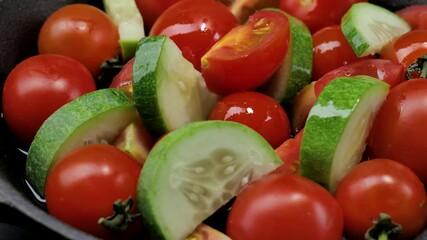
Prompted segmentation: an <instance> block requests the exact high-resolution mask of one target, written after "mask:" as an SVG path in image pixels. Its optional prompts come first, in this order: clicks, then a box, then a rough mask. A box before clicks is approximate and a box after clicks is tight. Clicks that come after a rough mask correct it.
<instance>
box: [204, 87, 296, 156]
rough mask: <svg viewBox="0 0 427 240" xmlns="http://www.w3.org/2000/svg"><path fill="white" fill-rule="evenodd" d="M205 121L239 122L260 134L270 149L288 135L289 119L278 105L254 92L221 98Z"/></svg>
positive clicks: (233, 94) (265, 96)
mask: <svg viewBox="0 0 427 240" xmlns="http://www.w3.org/2000/svg"><path fill="white" fill-rule="evenodd" d="M209 119H210V120H225V121H234V122H239V123H243V124H245V125H247V126H249V127H250V128H252V129H254V130H255V131H257V132H258V133H259V134H261V135H262V136H263V137H264V138H265V139H266V140H267V141H268V142H269V143H270V145H271V146H272V147H273V148H276V147H278V146H279V145H280V144H282V143H283V142H284V141H285V140H286V139H288V138H289V135H290V123H289V119H288V116H287V115H286V112H285V111H284V109H283V108H282V106H280V104H278V103H277V102H276V101H275V100H274V99H273V98H271V97H269V96H267V95H264V94H261V93H258V92H250V91H248V92H237V93H232V94H229V95H227V96H225V97H224V98H222V99H220V100H219V101H218V102H217V103H216V105H215V106H214V107H213V109H212V111H211V113H210V115H209Z"/></svg>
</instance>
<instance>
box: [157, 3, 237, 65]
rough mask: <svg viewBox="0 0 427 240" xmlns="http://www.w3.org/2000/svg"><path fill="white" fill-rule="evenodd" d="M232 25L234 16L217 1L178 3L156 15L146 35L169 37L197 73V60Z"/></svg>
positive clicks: (233, 25)
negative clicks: (158, 15)
mask: <svg viewBox="0 0 427 240" xmlns="http://www.w3.org/2000/svg"><path fill="white" fill-rule="evenodd" d="M236 25H237V19H236V17H234V15H233V14H232V13H231V12H230V11H229V10H228V9H227V7H226V6H224V5H223V4H221V3H219V2H217V1H214V0H203V1H202V0H198V1H194V0H182V1H180V2H179V3H177V4H174V5H173V6H172V7H170V8H168V9H167V10H166V11H165V12H164V13H162V14H161V15H160V17H159V18H158V19H157V21H156V22H155V24H154V25H153V27H152V29H151V30H150V34H149V35H151V36H153V35H166V36H168V37H170V39H172V40H173V41H174V42H175V44H176V45H177V46H178V47H179V49H180V50H181V51H182V55H183V56H184V57H185V59H187V60H188V61H190V62H191V63H192V64H193V66H194V68H195V69H197V70H198V71H200V70H201V66H200V64H201V63H200V58H201V57H202V56H203V55H204V54H205V53H206V52H207V51H208V50H209V49H210V48H211V47H212V46H213V45H214V44H215V43H216V42H217V41H218V40H219V39H220V38H221V37H223V36H224V35H225V34H226V33H227V32H229V31H230V30H231V29H232V28H233V27H235V26H236Z"/></svg>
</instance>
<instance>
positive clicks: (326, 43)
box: [312, 25, 373, 80]
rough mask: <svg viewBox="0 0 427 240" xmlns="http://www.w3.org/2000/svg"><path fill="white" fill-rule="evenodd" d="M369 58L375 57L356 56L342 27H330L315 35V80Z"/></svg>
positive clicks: (313, 76) (313, 73)
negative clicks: (344, 66) (339, 68)
mask: <svg viewBox="0 0 427 240" xmlns="http://www.w3.org/2000/svg"><path fill="white" fill-rule="evenodd" d="M368 58H373V56H367V57H362V58H359V57H357V56H356V54H355V53H354V51H353V49H352V48H351V46H350V44H349V43H348V41H347V39H345V37H344V34H343V33H342V31H341V27H340V25H333V26H328V27H325V28H322V29H320V30H319V31H317V32H316V33H314V34H313V71H312V79H313V80H317V79H319V78H320V77H322V76H323V75H325V74H326V73H327V72H329V71H332V70H334V69H336V68H338V67H341V66H343V65H347V64H349V63H352V62H356V61H359V60H361V59H368Z"/></svg>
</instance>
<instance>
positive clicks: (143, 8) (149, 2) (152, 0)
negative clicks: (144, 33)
mask: <svg viewBox="0 0 427 240" xmlns="http://www.w3.org/2000/svg"><path fill="white" fill-rule="evenodd" d="M179 1H180V0H135V3H136V6H137V7H138V10H139V12H140V13H141V15H142V17H143V18H144V26H145V28H146V29H150V28H151V26H153V24H154V22H155V21H156V20H157V18H158V17H159V16H160V15H161V14H162V13H163V12H164V11H165V10H166V9H167V8H168V7H170V6H172V5H173V4H174V3H176V2H179ZM194 2H197V0H196V1H194Z"/></svg>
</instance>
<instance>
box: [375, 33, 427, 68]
mask: <svg viewBox="0 0 427 240" xmlns="http://www.w3.org/2000/svg"><path fill="white" fill-rule="evenodd" d="M426 54H427V30H413V31H410V32H408V33H405V34H403V35H402V36H400V37H398V38H396V39H394V40H393V41H392V42H391V43H389V44H387V45H386V46H385V47H384V48H383V50H382V51H381V58H382V59H388V60H391V61H393V62H396V63H402V64H403V66H404V68H405V70H406V69H407V68H408V66H409V65H411V64H412V63H414V62H415V61H416V60H417V59H418V58H419V57H422V56H424V55H426Z"/></svg>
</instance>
